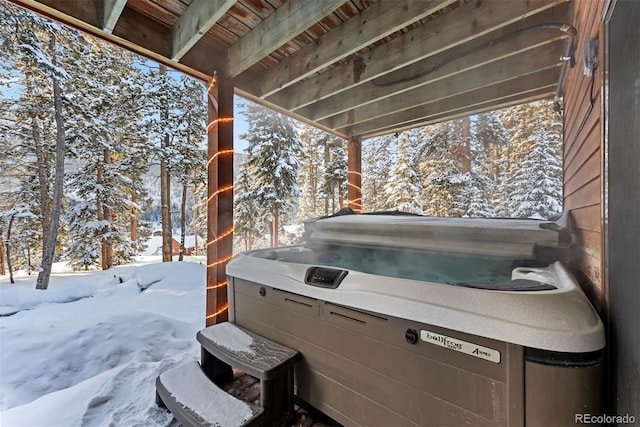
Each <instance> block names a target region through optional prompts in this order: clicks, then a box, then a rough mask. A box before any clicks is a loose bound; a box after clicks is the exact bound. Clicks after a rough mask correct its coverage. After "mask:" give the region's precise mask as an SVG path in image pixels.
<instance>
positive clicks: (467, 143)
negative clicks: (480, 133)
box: [456, 117, 471, 173]
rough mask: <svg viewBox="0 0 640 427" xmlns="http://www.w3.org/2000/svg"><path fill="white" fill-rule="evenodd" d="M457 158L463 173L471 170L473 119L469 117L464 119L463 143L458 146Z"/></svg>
mask: <svg viewBox="0 0 640 427" xmlns="http://www.w3.org/2000/svg"><path fill="white" fill-rule="evenodd" d="M456 158H457V160H458V161H459V162H460V171H461V172H462V173H468V172H471V121H470V119H469V117H465V118H463V119H462V144H461V145H460V146H459V147H457V153H456Z"/></svg>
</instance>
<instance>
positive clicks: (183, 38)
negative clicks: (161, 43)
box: [171, 0, 236, 61]
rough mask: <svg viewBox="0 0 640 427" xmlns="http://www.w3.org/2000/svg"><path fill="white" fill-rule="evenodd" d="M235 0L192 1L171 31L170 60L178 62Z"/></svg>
mask: <svg viewBox="0 0 640 427" xmlns="http://www.w3.org/2000/svg"><path fill="white" fill-rule="evenodd" d="M235 2H236V0H194V1H193V2H192V3H191V4H190V5H189V7H188V8H187V10H185V11H184V13H183V14H182V15H181V16H180V18H179V19H178V22H176V24H175V25H174V26H173V28H172V29H171V58H172V59H173V60H174V61H178V60H179V59H180V58H182V57H183V56H184V55H185V54H186V53H187V52H188V51H189V49H191V48H192V47H193V46H194V45H195V44H196V43H197V42H198V40H200V39H201V38H202V36H204V35H205V33H206V32H207V31H209V30H210V29H211V27H213V26H214V25H215V24H216V22H218V21H219V20H220V18H222V17H223V16H224V14H225V13H227V10H229V9H230V8H231V6H233V5H234V3H235Z"/></svg>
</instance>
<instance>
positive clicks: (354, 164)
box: [347, 136, 362, 213]
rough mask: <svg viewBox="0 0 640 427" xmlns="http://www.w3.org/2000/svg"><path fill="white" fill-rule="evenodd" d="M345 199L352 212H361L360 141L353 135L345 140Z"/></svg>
mask: <svg viewBox="0 0 640 427" xmlns="http://www.w3.org/2000/svg"><path fill="white" fill-rule="evenodd" d="M347 200H348V204H349V207H350V208H351V209H353V211H354V212H356V213H361V212H362V143H361V141H360V138H358V137H355V136H354V137H351V138H349V139H348V140H347Z"/></svg>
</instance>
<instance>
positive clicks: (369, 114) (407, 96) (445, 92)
mask: <svg viewBox="0 0 640 427" xmlns="http://www.w3.org/2000/svg"><path fill="white" fill-rule="evenodd" d="M562 47H563V43H562V41H556V42H555V43H554V44H552V45H543V46H541V47H538V48H536V49H533V50H531V51H527V52H524V53H521V54H519V55H515V56H511V57H508V58H506V59H503V60H502V61H498V62H494V63H489V64H487V65H484V66H482V67H479V68H474V69H472V70H470V71H467V72H464V73H460V74H456V75H454V76H452V77H449V78H447V79H443V80H439V81H437V82H435V83H431V84H429V85H426V86H422V87H420V88H418V89H414V90H411V91H409V92H403V93H400V94H398V95H394V96H391V97H388V98H385V99H384V101H383V102H378V103H373V104H367V105H364V106H362V107H358V108H355V109H353V110H349V111H348V112H346V113H340V114H338V115H336V116H333V117H330V118H329V119H327V120H323V121H321V123H323V124H325V125H326V126H328V127H330V128H332V129H340V128H343V127H347V126H349V125H354V124H357V123H361V122H366V121H370V120H373V119H377V118H379V117H383V116H386V115H390V114H394V113H397V112H401V111H403V110H409V109H411V108H413V107H416V106H419V105H422V104H425V103H428V102H433V101H437V100H439V99H443V98H447V97H450V96H452V95H456V94H460V93H465V92H469V91H472V90H475V89H478V88H482V87H485V86H492V85H495V84H497V83H500V82H503V81H507V80H511V79H513V78H515V77H518V76H524V75H527V74H531V73H533V72H535V71H537V70H543V69H547V68H555V67H556V66H558V65H559V64H560V63H561V60H560V52H561V51H562Z"/></svg>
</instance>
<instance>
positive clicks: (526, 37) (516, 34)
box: [297, 5, 568, 121]
mask: <svg viewBox="0 0 640 427" xmlns="http://www.w3.org/2000/svg"><path fill="white" fill-rule="evenodd" d="M557 9H558V8H554V9H553V10H550V11H545V12H543V13H540V14H537V15H535V16H533V17H531V18H530V19H527V20H525V21H521V22H518V23H517V24H514V25H510V26H508V27H505V28H502V29H500V30H498V31H495V32H493V33H490V34H488V35H486V36H484V37H481V38H479V39H476V40H473V41H471V42H469V43H466V44H464V45H462V46H459V47H458V48H456V49H452V50H449V51H446V52H443V53H440V54H438V55H435V56H433V57H429V58H427V59H425V60H422V61H419V62H416V63H414V64H411V65H410V66H408V67H405V68H403V69H401V70H398V71H397V72H394V73H389V74H387V75H385V76H383V77H381V78H380V79H379V80H380V81H379V82H378V81H377V80H372V81H368V82H366V83H364V84H362V85H359V86H356V87H353V88H351V89H348V90H346V91H344V92H342V93H340V94H338V95H335V96H331V97H328V98H325V99H322V100H320V101H318V102H316V103H314V104H312V105H309V106H306V107H303V108H300V109H298V110H297V112H298V114H300V115H302V116H306V117H309V119H310V120H313V121H319V120H323V119H326V118H328V117H331V116H334V115H336V114H339V113H343V112H346V111H349V110H351V109H353V108H357V107H361V106H364V105H367V104H370V103H373V102H376V101H380V100H382V99H385V98H388V97H390V96H393V95H398V94H400V93H403V92H407V91H410V90H412V89H416V88H418V87H420V86H425V85H427V84H430V83H434V82H437V81H438V80H442V79H446V78H448V77H451V76H453V75H456V74H460V73H463V72H466V71H469V70H472V69H474V68H478V67H481V66H483V65H486V64H489V63H492V62H497V61H500V60H502V59H505V58H508V57H510V56H514V55H518V54H520V53H523V52H526V51H530V50H532V49H535V48H537V47H540V46H543V45H548V44H550V43H553V42H556V41H558V40H562V39H565V38H567V37H568V36H567V35H566V33H563V32H561V31H560V30H558V29H552V28H550V29H544V28H541V29H535V28H536V27H537V26H540V25H543V24H545V23H548V22H555V21H554V18H555V19H557V15H558V14H559V13H558V12H559V11H558V10H557ZM561 9H563V11H562V12H563V13H565V14H566V9H567V7H566V5H562V6H561ZM527 29H529V30H527ZM500 39H503V41H499V42H496V40H500ZM391 82H397V83H396V84H389V83H391Z"/></svg>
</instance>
